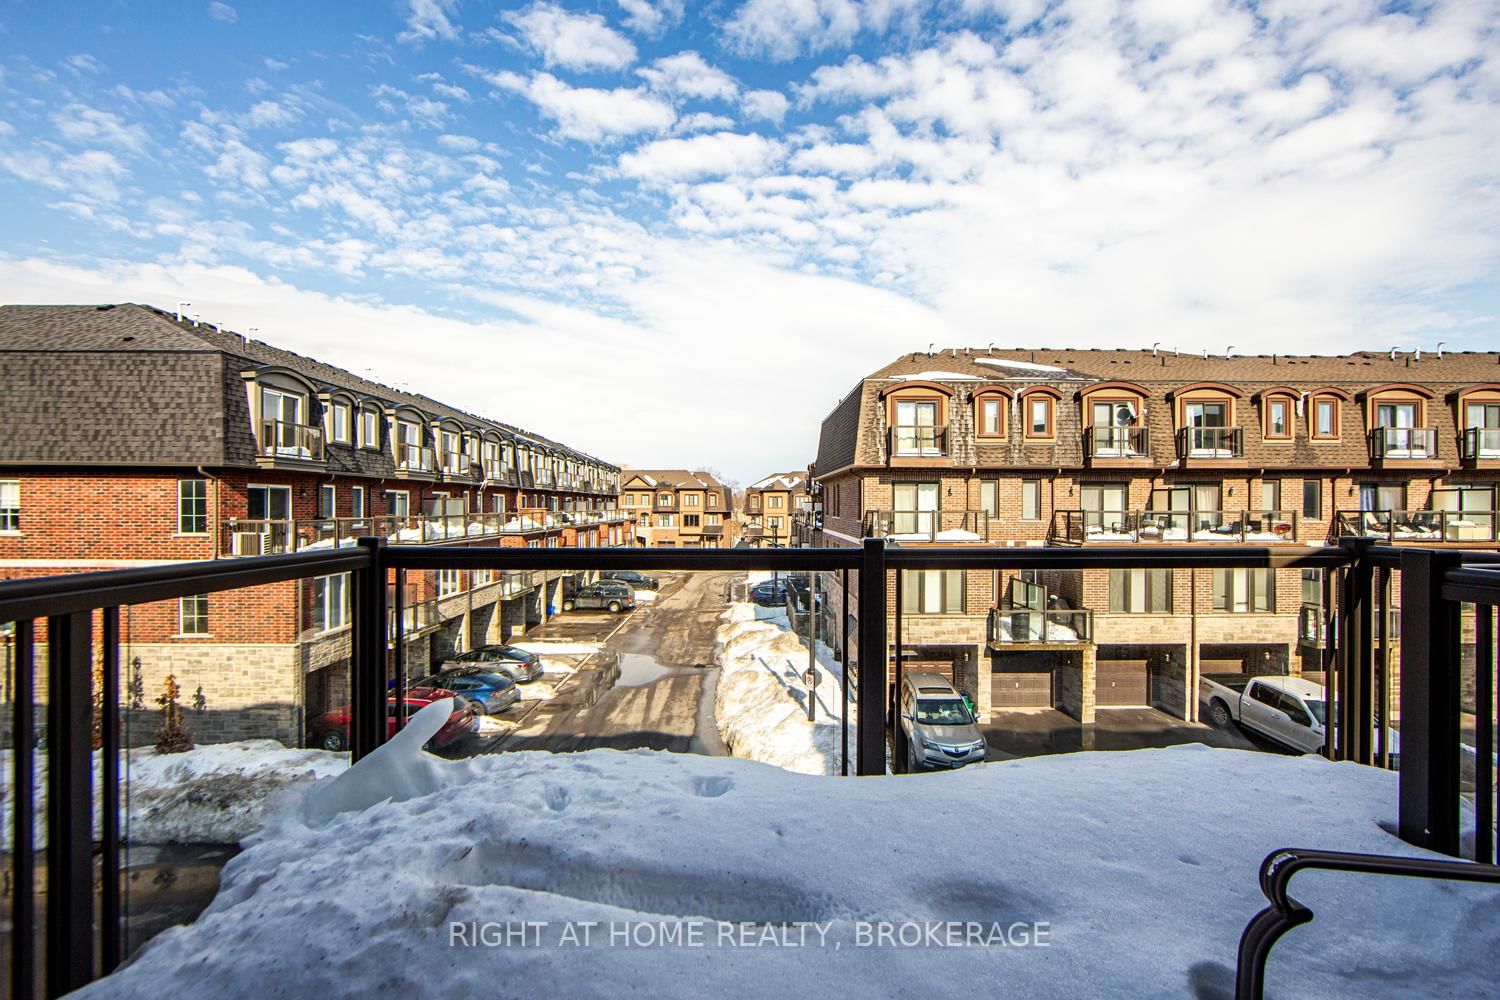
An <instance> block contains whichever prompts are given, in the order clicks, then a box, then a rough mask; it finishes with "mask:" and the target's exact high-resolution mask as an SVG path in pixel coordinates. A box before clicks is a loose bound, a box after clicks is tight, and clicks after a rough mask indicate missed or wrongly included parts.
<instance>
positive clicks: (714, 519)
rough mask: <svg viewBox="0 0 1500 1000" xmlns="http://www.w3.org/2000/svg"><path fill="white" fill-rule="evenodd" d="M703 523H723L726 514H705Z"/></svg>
mask: <svg viewBox="0 0 1500 1000" xmlns="http://www.w3.org/2000/svg"><path fill="white" fill-rule="evenodd" d="M703 523H704V524H706V525H708V526H709V527H714V526H715V525H721V524H723V523H724V515H722V514H704V515H703Z"/></svg>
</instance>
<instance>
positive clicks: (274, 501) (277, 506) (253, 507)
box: [245, 486, 292, 521]
mask: <svg viewBox="0 0 1500 1000" xmlns="http://www.w3.org/2000/svg"><path fill="white" fill-rule="evenodd" d="M245 501H246V507H247V509H248V513H249V517H250V520H252V521H290V520H291V519H292V488H291V487H290V486H251V487H248V488H247V489H246V491H245Z"/></svg>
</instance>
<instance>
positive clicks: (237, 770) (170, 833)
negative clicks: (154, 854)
mask: <svg viewBox="0 0 1500 1000" xmlns="http://www.w3.org/2000/svg"><path fill="white" fill-rule="evenodd" d="M100 760H101V758H100V756H99V755H98V754H95V755H94V767H95V774H96V775H97V774H98V769H99V766H100V764H99V761H100ZM0 767H4V769H5V770H4V774H5V775H6V777H7V780H6V787H5V793H6V794H5V795H4V798H3V802H0V821H3V822H0V840H3V843H4V844H5V846H6V848H7V849H9V846H10V842H11V834H12V830H13V823H12V820H11V815H10V810H11V798H10V794H9V793H10V782H9V776H10V774H11V773H12V764H11V751H9V750H6V751H4V752H3V753H0ZM46 769H47V757H46V754H45V753H40V752H39V753H37V755H36V774H37V778H36V788H37V796H36V803H37V812H36V815H37V842H38V843H42V842H43V841H44V840H45V823H46V807H45V803H46V794H45V793H46V787H47V782H46V780H45V774H46ZM348 769H349V755H348V754H347V753H330V752H328V751H326V750H293V749H288V748H287V747H285V746H282V745H281V744H280V743H278V742H276V741H275V740H242V741H240V742H237V743H208V744H203V745H201V746H198V747H195V748H193V749H192V750H189V751H188V752H187V753H173V754H159V753H157V752H156V751H155V750H153V749H151V748H149V747H147V748H138V749H135V750H129V751H126V752H125V753H124V754H122V755H121V760H120V774H121V777H122V778H123V779H124V781H125V792H124V798H125V801H124V802H122V803H121V824H122V827H123V832H124V835H125V838H126V839H127V840H128V841H129V842H130V843H132V844H234V843H238V842H239V841H241V840H243V839H244V838H245V837H248V836H249V835H250V834H252V833H254V832H255V831H257V830H259V829H260V827H261V823H262V820H263V817H264V815H265V810H266V807H267V803H268V802H269V801H270V799H271V798H272V797H274V796H275V795H276V794H277V793H278V792H280V791H282V790H283V789H285V788H288V787H291V786H294V785H298V784H305V783H307V782H309V781H313V780H315V779H317V778H326V777H331V776H333V775H336V774H341V773H343V772H344V771H346V770H348ZM96 780H97V779H96ZM94 828H95V831H96V832H97V831H98V829H99V824H98V817H97V816H96V817H95V824H94Z"/></svg>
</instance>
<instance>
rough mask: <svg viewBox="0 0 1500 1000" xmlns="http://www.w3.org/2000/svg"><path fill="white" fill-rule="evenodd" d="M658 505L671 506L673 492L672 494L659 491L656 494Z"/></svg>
mask: <svg viewBox="0 0 1500 1000" xmlns="http://www.w3.org/2000/svg"><path fill="white" fill-rule="evenodd" d="M656 505H657V506H658V507H670V506H672V494H670V493H658V494H657V495H656Z"/></svg>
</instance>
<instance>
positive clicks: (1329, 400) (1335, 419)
mask: <svg viewBox="0 0 1500 1000" xmlns="http://www.w3.org/2000/svg"><path fill="white" fill-rule="evenodd" d="M1338 436H1339V401H1338V399H1336V398H1335V397H1333V396H1319V397H1318V398H1316V399H1314V400H1313V428H1312V437H1313V440H1314V441H1318V440H1322V441H1332V440H1335V439H1337V438H1338Z"/></svg>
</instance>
